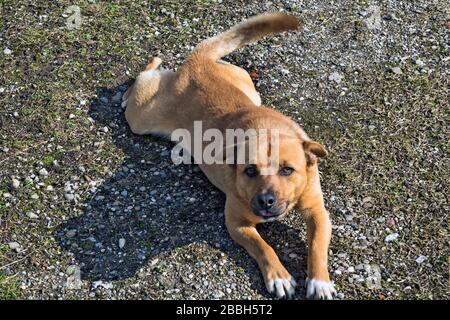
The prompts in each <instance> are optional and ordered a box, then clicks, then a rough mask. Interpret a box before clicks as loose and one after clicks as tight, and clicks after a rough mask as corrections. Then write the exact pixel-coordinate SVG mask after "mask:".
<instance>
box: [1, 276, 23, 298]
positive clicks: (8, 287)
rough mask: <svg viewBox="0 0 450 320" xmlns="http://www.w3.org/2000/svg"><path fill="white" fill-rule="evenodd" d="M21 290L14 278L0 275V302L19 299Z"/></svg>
mask: <svg viewBox="0 0 450 320" xmlns="http://www.w3.org/2000/svg"><path fill="white" fill-rule="evenodd" d="M20 293H21V290H20V288H19V285H18V283H17V281H16V279H15V278H14V277H8V276H6V275H4V274H2V273H0V300H15V299H18V298H19V297H20Z"/></svg>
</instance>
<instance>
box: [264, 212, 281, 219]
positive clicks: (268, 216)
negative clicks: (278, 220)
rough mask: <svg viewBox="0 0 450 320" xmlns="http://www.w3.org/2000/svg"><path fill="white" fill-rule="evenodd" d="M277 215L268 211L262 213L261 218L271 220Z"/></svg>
mask: <svg viewBox="0 0 450 320" xmlns="http://www.w3.org/2000/svg"><path fill="white" fill-rule="evenodd" d="M277 215H278V214H277V213H273V212H269V211H263V216H264V217H266V218H271V217H275V216H277Z"/></svg>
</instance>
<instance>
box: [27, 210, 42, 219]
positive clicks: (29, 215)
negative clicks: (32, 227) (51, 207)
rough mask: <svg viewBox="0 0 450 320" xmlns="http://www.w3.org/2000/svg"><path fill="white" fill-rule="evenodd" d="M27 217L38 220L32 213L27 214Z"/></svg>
mask: <svg viewBox="0 0 450 320" xmlns="http://www.w3.org/2000/svg"><path fill="white" fill-rule="evenodd" d="M27 217H28V218H30V219H37V218H39V216H38V215H37V214H35V213H34V212H31V211H30V212H27Z"/></svg>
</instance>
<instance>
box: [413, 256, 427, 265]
mask: <svg viewBox="0 0 450 320" xmlns="http://www.w3.org/2000/svg"><path fill="white" fill-rule="evenodd" d="M427 259H428V258H427V257H425V256H418V257H417V259H416V262H417V263H419V264H420V263H422V262H424V261H425V260H427Z"/></svg>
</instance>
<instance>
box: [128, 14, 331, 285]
mask: <svg viewBox="0 0 450 320" xmlns="http://www.w3.org/2000/svg"><path fill="white" fill-rule="evenodd" d="M298 25H299V23H298V20H297V19H296V18H294V17H292V16H288V15H284V14H278V13H277V14H265V15H261V16H257V17H254V18H251V19H249V20H247V21H245V22H243V23H241V24H239V25H237V26H236V27H234V28H233V29H231V30H230V31H227V32H225V33H223V34H221V35H219V36H217V37H214V38H212V39H208V40H205V41H203V42H202V43H200V44H199V45H198V46H197V48H196V49H195V50H194V51H193V53H192V55H191V56H190V57H189V58H188V59H187V61H186V62H185V63H184V64H183V65H182V67H181V68H180V69H179V70H178V72H176V73H174V72H172V71H165V70H160V69H158V67H159V64H160V63H161V61H160V59H159V58H155V59H154V60H153V61H152V62H151V63H150V64H149V65H148V66H147V68H146V69H145V71H144V72H142V73H141V74H140V75H139V76H138V77H137V79H136V82H135V84H134V85H133V87H132V88H130V89H129V90H128V92H127V93H126V94H125V95H124V100H126V101H127V102H126V103H127V109H126V112H125V116H126V119H127V121H128V123H129V125H130V128H131V130H132V131H133V132H134V133H136V134H149V133H150V134H159V135H166V136H168V135H170V134H171V132H172V131H173V130H174V129H177V128H185V129H188V130H190V131H191V132H192V130H193V123H194V121H196V120H202V121H203V130H206V129H208V128H217V129H219V130H221V131H224V130H225V129H227V128H242V129H244V130H245V129H248V128H254V129H258V128H271V129H275V128H278V129H280V130H281V132H282V134H283V135H284V136H285V137H289V138H282V139H281V143H280V160H281V161H285V162H287V163H289V164H290V165H291V166H292V167H294V168H295V174H293V175H292V176H289V177H281V176H278V175H273V176H261V177H258V178H255V179H251V178H249V177H247V176H245V175H244V174H243V170H244V168H245V166H244V165H235V166H232V165H227V164H221V165H220V164H214V165H203V164H202V165H200V168H201V169H202V171H203V172H204V173H205V175H206V176H207V177H208V179H209V180H210V181H211V182H212V183H213V184H214V185H215V186H217V187H218V188H219V189H220V190H222V191H223V192H224V193H225V194H226V205H225V216H226V218H225V219H226V226H227V228H228V230H229V233H230V235H231V237H232V238H233V239H234V240H235V241H236V242H238V243H239V244H241V245H242V246H243V247H244V248H245V249H247V251H248V252H249V254H250V255H251V256H252V257H254V258H255V259H256V261H257V263H258V265H259V267H260V269H261V271H262V273H263V276H264V279H265V281H266V284H268V286H269V283H270V281H271V280H274V279H291V276H290V275H289V273H288V271H287V270H286V269H285V268H284V267H283V265H282V264H281V262H280V260H279V259H278V257H277V255H276V253H275V252H274V250H273V249H272V248H271V247H270V246H269V245H268V244H267V243H266V242H265V241H264V240H263V239H262V238H261V237H260V235H259V234H258V232H257V231H256V229H255V225H256V224H258V223H261V222H263V219H262V218H261V217H259V216H256V215H255V214H254V213H253V212H252V210H251V207H250V200H251V198H252V197H253V196H254V195H255V194H256V193H258V192H260V191H261V190H265V189H267V188H271V189H273V190H275V192H276V194H277V197H278V198H279V199H280V202H282V203H283V204H284V205H285V206H286V208H285V211H284V213H285V214H286V213H287V212H289V210H291V209H292V208H294V207H298V208H300V209H302V210H304V212H305V217H306V221H307V229H308V246H309V260H308V275H309V278H315V279H318V280H323V281H329V276H328V271H327V251H328V245H329V241H330V234H331V228H330V221H329V218H328V214H327V212H326V210H325V208H324V204H323V197H322V192H321V188H320V181H319V173H318V168H317V157H322V156H325V154H326V151H325V149H324V148H323V147H322V146H321V145H320V144H318V143H316V142H314V141H311V140H310V139H309V138H308V136H307V135H306V133H305V132H304V131H303V130H302V129H301V128H300V127H299V126H298V125H297V124H296V123H295V122H294V121H292V120H291V119H289V118H288V117H285V116H284V115H282V114H281V113H279V112H277V111H275V110H273V109H269V108H266V107H263V106H259V105H260V98H259V94H258V93H257V91H256V90H255V87H254V85H253V82H252V80H251V78H250V76H249V74H248V73H247V72H246V71H245V70H244V69H242V68H239V67H237V66H234V65H231V64H224V63H218V62H217V59H219V58H220V57H222V56H223V55H225V54H228V53H230V52H231V51H233V50H235V49H236V48H239V47H241V46H243V45H245V44H246V43H247V42H249V41H254V40H257V39H258V38H260V37H262V36H264V35H267V34H270V33H274V32H281V31H285V30H291V29H296V28H297V27H298ZM258 166H260V167H261V166H264V164H261V163H259V164H258Z"/></svg>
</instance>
